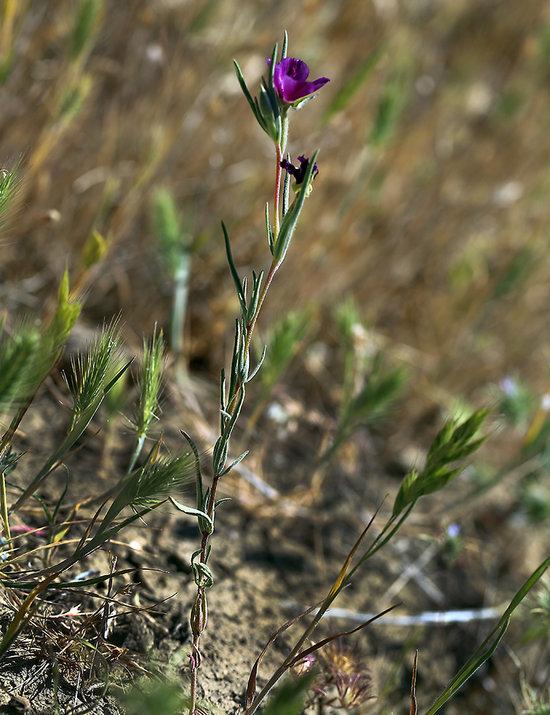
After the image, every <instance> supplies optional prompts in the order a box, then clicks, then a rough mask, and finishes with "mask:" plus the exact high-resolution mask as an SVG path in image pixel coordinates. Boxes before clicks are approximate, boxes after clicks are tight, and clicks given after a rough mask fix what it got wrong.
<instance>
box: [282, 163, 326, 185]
mask: <svg viewBox="0 0 550 715" xmlns="http://www.w3.org/2000/svg"><path fill="white" fill-rule="evenodd" d="M298 161H299V162H300V166H294V164H291V163H290V161H287V160H286V159H284V160H283V161H282V162H281V168H282V169H284V170H285V171H286V172H287V173H289V174H290V175H291V176H293V177H294V178H295V179H296V185H297V186H299V185H300V184H301V183H302V182H303V180H304V179H305V176H306V172H307V168H308V166H309V159H307V158H306V157H305V156H299V157H298ZM318 173H319V169H318V168H317V162H315V166H314V167H313V175H312V177H311V178H312V180H313V179H314V178H315V177H316V176H317V174H318Z"/></svg>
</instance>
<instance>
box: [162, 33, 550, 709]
mask: <svg viewBox="0 0 550 715" xmlns="http://www.w3.org/2000/svg"><path fill="white" fill-rule="evenodd" d="M234 65H235V70H236V73H237V79H238V81H239V84H240V86H241V89H242V91H243V94H244V96H245V99H246V100H247V102H248V104H249V106H250V108H251V110H252V113H253V115H254V117H255V119H256V121H257V123H258V124H259V126H260V128H261V129H262V131H263V132H264V133H265V134H266V135H267V136H268V137H269V139H270V140H271V141H272V143H273V147H274V154H275V157H274V161H275V172H274V173H275V185H274V191H273V202H272V205H271V206H270V205H269V203H268V204H266V207H265V229H266V238H267V246H268V250H269V252H270V254H271V263H270V266H269V268H268V269H267V272H264V271H260V272H259V273H256V272H255V271H253V272H252V276H251V278H250V279H248V278H246V277H245V278H241V276H240V275H239V272H238V270H237V267H236V265H235V261H234V259H233V254H232V250H231V242H230V238H229V232H228V230H227V228H226V225H225V224H224V223H222V231H223V235H224V241H225V249H226V255H227V261H228V264H229V270H230V273H231V277H232V279H233V282H234V285H235V289H236V292H237V297H238V302H239V306H240V314H239V316H238V318H237V320H236V321H235V336H234V342H233V351H232V358H231V365H230V368H229V371H228V372H227V373H226V371H225V370H222V372H221V379H220V409H219V420H220V424H219V436H218V438H217V440H216V442H215V445H214V448H213V453H212V477H211V480H210V483H209V486H208V487H207V488H205V485H204V480H203V475H202V470H201V464H200V460H199V458H198V450H197V448H196V446H195V444H194V442H193V440H192V439H191V437H189V436H187V439H188V441H189V444H190V445H191V448H192V451H193V452H194V454H195V471H196V507H194V508H190V507H187V506H185V505H181V504H179V502H177V501H176V500H174V499H173V500H172V501H173V503H174V504H175V506H176V507H177V508H179V509H180V510H181V511H183V512H184V513H186V514H191V515H194V516H196V517H197V521H198V528H199V532H200V535H201V540H200V545H199V547H198V548H197V550H196V551H195V552H194V553H193V554H192V556H191V566H192V572H193V576H194V581H195V585H196V593H195V595H194V597H193V602H192V606H191V612H190V617H189V622H190V627H191V636H192V646H191V653H190V654H189V661H190V670H191V685H190V695H189V701H188V702H189V710H188V712H189V715H199V713H202V712H203V709H202V707H201V706H199V705H198V703H197V690H198V677H199V673H200V668H201V664H202V644H201V639H202V635H203V633H204V631H205V629H206V627H207V623H208V591H209V589H210V588H211V587H212V586H213V584H214V575H213V573H212V570H211V569H210V565H209V560H210V556H211V549H212V543H211V541H212V535H213V533H214V529H215V518H216V510H217V508H218V507H219V506H220V505H221V504H222V503H223V502H224V501H225V500H224V499H218V496H217V492H218V487H219V484H220V481H221V480H222V479H223V478H224V477H225V476H226V475H227V474H229V473H230V472H231V471H232V469H233V468H234V467H235V466H236V465H237V464H238V463H239V462H240V461H241V460H243V459H244V458H245V457H246V455H247V452H243V453H242V454H241V455H240V456H238V457H236V458H230V456H229V455H230V445H231V437H232V434H233V431H234V429H235V426H236V424H237V422H238V419H239V416H240V414H241V410H242V407H243V403H244V400H245V395H246V386H247V384H248V383H249V382H250V381H251V380H252V379H253V378H254V376H255V375H256V374H257V373H258V371H259V370H260V369H261V366H262V363H263V361H264V358H265V355H266V352H267V348H264V350H263V352H262V354H261V356H260V358H259V360H258V362H257V363H256V364H255V365H252V364H251V357H250V356H251V344H252V339H253V335H254V331H255V328H256V325H257V321H258V317H259V315H260V312H261V310H262V307H263V305H264V302H265V299H266V296H267V293H268V291H269V288H270V286H271V284H272V281H273V279H274V277H275V275H276V273H277V272H278V270H279V268H280V267H281V265H282V263H283V261H284V260H285V258H286V256H287V252H288V250H289V248H290V244H291V241H292V237H293V235H294V232H295V230H296V227H297V224H298V221H299V219H300V215H301V212H302V210H303V208H304V204H305V200H306V198H307V197H308V196H309V195H310V194H311V191H312V188H313V182H314V179H315V178H316V177H317V176H318V174H319V167H318V166H317V157H318V152H317V151H315V152H314V153H313V154H312V156H311V158H308V156H307V155H306V153H305V152H304V153H301V154H300V155H299V156H298V158H297V161H295V162H294V161H293V160H292V158H291V157H290V156H289V155H288V154H287V151H286V148H287V140H288V134H289V123H290V117H291V111H292V110H294V109H298V108H300V107H302V106H303V105H304V104H305V103H306V102H307V101H309V100H310V99H311V98H312V97H313V96H314V94H315V92H316V91H318V90H319V89H321V88H322V87H323V86H324V85H326V84H327V82H328V81H329V79H328V78H326V77H321V78H318V79H316V80H312V81H310V80H308V77H309V68H308V66H307V65H306V64H305V62H303V61H302V60H299V59H296V58H289V57H288V56H287V36H286V34H285V36H284V40H283V43H282V47H281V53H280V56H279V47H278V45H275V47H274V49H273V52H272V55H271V57H270V58H268V59H267V65H268V75H267V77H265V78H263V79H262V82H261V85H260V88H259V93H258V95H257V96H253V95H252V94H251V92H250V90H249V89H248V87H247V84H246V82H245V79H244V76H243V74H242V71H241V69H240V67H239V65H238V64H237V62H234ZM283 170H284V172H285V176H283ZM291 184H293V186H292V190H293V197H292V198H291ZM340 318H341V320H340V322H341V324H342V331H343V333H344V336H343V341H344V343H345V342H346V341H347V343H348V352H347V358H346V362H347V365H346V377H345V382H346V384H345V390H344V405H343V410H342V416H341V423H340V426H339V430H338V433H337V437H336V439H335V443H334V445H333V446H330V447H329V455H327V456H332V454H333V453H334V452H335V451H336V449H337V448H338V446H339V445H340V444H341V442H342V441H343V440H344V439H346V438H347V437H349V436H350V434H351V433H352V432H353V430H354V429H355V428H356V426H357V425H358V424H361V423H362V424H365V423H368V419H369V415H371V414H373V413H377V412H380V411H381V410H383V408H384V407H386V406H387V405H388V404H389V403H391V401H392V400H393V399H395V397H396V396H397V394H398V393H399V391H400V389H401V387H402V384H403V381H404V374H403V372H402V371H400V370H397V369H392V370H389V371H388V370H386V371H383V370H381V364H380V359H379V357H378V358H377V357H374V358H372V356H369V359H366V357H365V356H364V355H362V356H360V357H359V358H358V355H357V353H356V352H355V353H354V351H355V348H354V346H353V331H354V329H355V328H356V327H357V325H358V324H359V323H358V320H357V319H356V318H357V316H356V314H355V313H354V310H353V306H350V305H348V306H347V307H345V308H344V309H343V310H342V312H341V315H340ZM357 378H360V379H359V382H360V384H359V388H358V389H357V387H356V382H357ZM487 414H488V413H487V411H486V410H478V411H476V412H474V413H472V414H471V415H470V416H466V417H463V418H461V419H455V420H453V419H451V420H449V421H447V422H446V423H445V424H444V426H443V427H442V429H441V430H440V431H439V433H438V434H437V436H436V438H435V440H434V442H433V444H432V446H431V448H430V450H429V452H428V457H427V460H426V465H425V466H424V468H423V469H422V470H421V471H420V470H416V469H412V470H411V471H410V472H409V473H408V474H407V475H406V476H405V478H404V479H403V481H402V484H401V486H400V488H399V490H398V492H397V495H396V497H395V500H394V503H393V509H392V511H391V513H390V515H389V516H388V518H387V520H386V523H385V525H384V526H383V527H382V528H381V529H380V530H379V531H378V533H377V535H375V536H374V537H373V539H372V541H371V543H370V544H367V535H368V534H369V533H370V527H371V525H372V523H373V521H374V518H375V517H376V514H375V515H374V516H373V518H372V520H371V521H370V522H369V524H367V526H366V528H365V529H364V531H363V532H362V534H361V535H360V536H359V538H358V539H357V541H356V542H355V544H354V546H353V548H352V549H351V550H350V552H349V554H348V556H347V558H346V559H345V561H344V563H343V565H342V567H341V569H340V572H339V573H338V575H337V577H336V579H335V581H334V583H333V585H332V587H331V588H330V589H329V590H328V592H327V594H326V596H325V597H324V598H323V599H322V600H321V602H320V604H318V607H317V608H316V609H315V613H314V615H313V617H312V618H311V620H310V621H309V623H308V624H307V625H306V626H305V628H304V629H303V632H302V634H301V635H300V636H299V637H298V638H297V640H296V641H295V643H294V646H293V647H292V648H291V650H290V652H289V653H288V655H287V656H286V658H285V659H284V660H283V662H282V663H281V665H280V666H279V667H278V668H277V669H276V670H275V671H274V672H273V673H272V675H271V676H270V677H269V678H268V679H267V682H266V683H265V685H264V686H263V687H262V688H261V689H259V692H258V688H257V680H258V673H259V668H260V665H261V663H262V660H263V657H264V655H265V653H266V652H267V650H268V649H269V648H270V647H271V645H272V644H273V642H274V641H275V640H276V639H277V638H278V636H279V635H280V634H281V633H282V632H283V631H286V630H287V629H288V628H290V627H292V626H294V625H295V624H296V623H297V622H299V621H300V620H302V619H306V618H308V616H309V615H310V614H311V613H312V611H313V610H314V609H313V608H310V609H308V610H307V611H306V612H305V613H303V614H301V615H300V616H298V617H296V618H294V619H292V620H291V621H289V622H288V623H286V624H284V625H283V626H282V627H281V628H280V629H279V630H278V631H277V632H276V633H275V634H274V636H272V637H271V638H270V640H269V641H268V643H267V644H266V646H265V648H264V649H263V651H262V652H261V653H260V655H259V656H258V658H257V659H256V661H255V663H254V665H253V668H252V671H251V674H250V678H249V681H248V686H247V689H246V695H245V703H244V710H243V712H244V714H245V715H252V713H255V712H257V711H258V709H259V708H260V707H261V706H263V704H264V701H265V700H266V698H267V696H268V695H269V694H270V693H271V691H272V689H273V688H274V687H275V686H276V685H277V684H278V683H279V681H280V680H281V678H283V676H285V674H288V673H291V672H292V671H293V669H294V668H295V667H296V666H299V665H300V664H303V663H304V662H306V661H307V660H308V659H311V658H315V654H317V653H318V652H320V651H321V649H323V648H324V647H326V646H329V645H330V644H331V643H332V642H333V641H335V640H337V639H339V638H341V637H342V636H348V635H351V634H352V633H355V632H357V631H360V630H361V629H363V628H365V627H367V626H368V625H369V624H370V623H372V622H373V621H374V620H376V619H377V618H380V617H382V616H383V615H384V614H385V613H387V612H388V611H389V610H391V609H392V608H393V607H394V606H391V607H390V608H388V609H386V610H385V611H383V612H381V613H379V614H377V615H376V616H374V617H372V618H369V619H368V620H366V621H365V622H364V623H361V624H360V625H359V626H357V627H356V628H354V629H352V630H351V631H348V632H344V633H338V634H336V635H333V636H330V637H328V638H324V639H321V640H320V641H318V642H313V643H312V640H311V639H312V636H313V634H314V632H315V630H316V628H317V626H318V625H319V623H320V621H321V619H322V618H323V616H324V614H325V613H326V612H327V610H328V609H329V607H330V606H331V604H332V603H333V602H334V600H335V599H336V598H337V597H338V595H339V594H340V593H341V592H342V590H343V589H344V588H346V587H347V586H348V585H349V583H350V582H351V579H352V578H353V576H354V575H355V573H356V572H357V571H358V569H359V568H362V567H363V565H364V564H365V563H366V561H367V560H369V559H371V558H372V557H373V556H374V555H375V554H376V553H377V552H378V551H379V550H380V549H382V548H383V547H384V546H385V545H386V544H387V543H388V542H389V541H390V540H391V539H392V538H393V537H394V536H395V535H396V534H397V532H398V531H399V530H400V529H401V527H402V526H403V524H404V523H405V521H406V520H407V518H408V516H409V514H410V513H411V511H412V510H413V509H414V507H415V506H416V504H417V502H418V500H419V499H420V498H421V497H423V496H425V495H428V494H433V493H434V492H436V491H439V490H441V489H442V488H443V487H445V486H447V485H448V484H449V483H450V482H451V481H452V480H453V479H455V478H456V477H457V475H458V474H459V473H460V472H461V470H462V466H463V463H464V460H466V459H467V458H468V457H469V456H470V455H471V454H472V453H473V452H474V451H475V450H477V449H478V448H479V447H480V446H481V444H482V443H483V442H484V441H485V439H486V437H485V436H480V430H481V428H482V425H483V423H484V421H485V419H486V418H487ZM549 564H550V559H547V560H546V561H545V562H543V563H542V564H541V565H540V566H539V568H538V569H537V570H536V571H535V572H534V573H533V574H532V575H531V576H530V578H529V579H528V580H527V581H526V582H525V583H524V584H523V586H522V587H521V588H520V590H519V591H518V592H517V593H516V595H515V597H514V599H513V600H512V601H511V603H510V605H509V607H508V608H507V609H506V611H505V612H504V614H503V616H502V618H501V619H500V621H499V623H498V624H497V625H496V626H495V628H494V629H493V631H491V633H490V634H489V636H488V637H487V639H486V640H485V641H484V642H483V644H482V645H481V646H480V648H479V650H478V651H476V653H474V655H473V656H472V658H471V659H470V660H469V661H468V662H467V663H466V665H465V666H464V668H463V669H462V670H461V671H460V672H459V673H458V674H457V676H456V677H455V678H454V679H453V680H452V681H451V683H450V684H449V685H448V686H447V688H446V689H445V691H444V692H443V693H442V694H441V695H440V697H439V698H438V699H437V700H436V701H435V703H434V704H433V705H432V707H431V708H430V710H429V711H428V712H429V713H430V715H431V713H435V712H437V711H438V710H439V709H440V708H441V706H442V705H443V704H444V703H445V702H446V701H447V700H448V699H449V698H450V697H452V695H453V694H454V692H455V691H456V689H457V688H458V687H460V685H461V684H462V683H463V682H465V680H466V679H467V678H468V677H470V675H471V674H472V673H473V672H475V670H476V669H477V668H478V667H479V666H480V665H481V664H482V663H483V662H485V661H486V660H487V658H489V657H490V655H491V654H492V652H493V651H494V649H495V648H496V647H497V645H498V643H499V642H500V640H501V639H502V637H503V635H504V632H505V631H506V628H507V625H508V623H509V620H510V618H511V615H512V612H513V611H514V610H515V608H516V607H517V605H518V604H519V603H520V602H521V600H522V599H523V598H524V597H525V595H526V594H527V593H528V592H529V590H530V589H531V588H532V586H533V585H534V584H535V583H536V582H537V580H538V579H539V578H540V576H541V575H542V573H544V571H545V570H546V568H547V567H548V565H549ZM415 672H416V671H415ZM415 677H416V676H415ZM304 679H311V680H312V682H313V679H314V674H313V672H311V673H309V672H306V673H305V675H302V678H298V680H295V682H294V685H293V684H292V683H290V684H289V683H288V682H287V683H286V685H284V686H283V687H282V688H279V690H278V691H276V693H275V695H274V696H273V698H272V699H271V702H270V703H268V705H267V710H266V712H289V713H290V712H297V713H298V712H301V710H300V707H301V706H300V702H303V698H302V696H303V695H305V689H304V683H305V682H306V681H305V680H304ZM369 683H370V681H369V679H368V675H367V672H366V670H365V669H364V668H363V667H361V668H357V670H356V672H354V673H353V674H351V675H350V676H345V677H344V675H343V673H342V672H338V673H335V674H334V677H333V680H332V681H331V684H332V685H334V686H335V688H336V692H337V694H338V698H339V700H340V703H341V704H344V705H346V706H348V705H356V704H358V703H359V702H361V701H363V700H364V699H366V698H368V697H370V692H369ZM289 697H290V698H291V699H292V698H293V697H294V698H295V699H294V700H293V701H292V703H293V704H292V705H290V704H288V706H287V704H286V703H290V700H287V699H288V698H289ZM281 698H283V699H282V700H281ZM296 698H297V699H296ZM301 698H302V699H301ZM411 712H417V709H416V692H415V681H414V682H413V684H412V689H411Z"/></svg>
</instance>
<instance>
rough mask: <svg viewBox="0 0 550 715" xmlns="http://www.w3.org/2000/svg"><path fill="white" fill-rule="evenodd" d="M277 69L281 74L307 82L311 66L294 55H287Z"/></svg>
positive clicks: (297, 80)
mask: <svg viewBox="0 0 550 715" xmlns="http://www.w3.org/2000/svg"><path fill="white" fill-rule="evenodd" d="M277 69H278V70H279V72H280V73H281V75H285V76H286V77H288V78H291V79H293V80H295V81H296V82H305V81H306V79H307V78H308V77H309V67H308V66H307V64H306V63H305V62H303V61H302V60H297V59H296V58H294V57H285V58H284V60H281V61H280V62H279V64H278V65H277Z"/></svg>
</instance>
